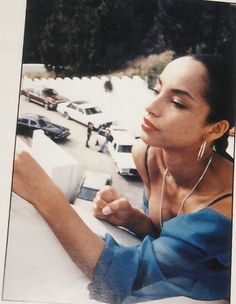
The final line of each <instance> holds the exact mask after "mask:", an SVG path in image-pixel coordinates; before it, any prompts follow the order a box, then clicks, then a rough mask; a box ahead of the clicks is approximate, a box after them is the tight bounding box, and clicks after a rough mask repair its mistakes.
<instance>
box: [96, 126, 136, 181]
mask: <svg viewBox="0 0 236 304" xmlns="http://www.w3.org/2000/svg"><path fill="white" fill-rule="evenodd" d="M110 130H111V133H110V134H111V140H110V141H108V143H107V149H108V151H109V153H110V155H111V157H112V159H113V161H114V162H115V165H116V169H117V172H118V173H119V174H120V175H127V176H138V171H137V169H136V166H135V163H134V160H133V157H132V154H131V150H132V146H133V144H134V143H135V138H134V137H133V136H132V135H131V134H130V133H129V131H128V130H127V129H125V128H121V127H116V126H114V127H113V126H111V128H110ZM105 134H106V130H104V129H100V130H99V131H98V144H99V145H100V146H101V145H102V144H103V142H104V141H105Z"/></svg>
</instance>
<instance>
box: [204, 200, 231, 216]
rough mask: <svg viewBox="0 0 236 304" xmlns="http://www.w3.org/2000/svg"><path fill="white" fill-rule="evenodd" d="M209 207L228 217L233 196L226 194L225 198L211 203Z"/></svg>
mask: <svg viewBox="0 0 236 304" xmlns="http://www.w3.org/2000/svg"><path fill="white" fill-rule="evenodd" d="M209 208H211V209H213V210H215V211H216V212H218V213H220V214H222V215H224V216H226V217H228V218H232V208H233V196H228V197H227V198H224V199H222V200H220V201H218V202H217V203H216V204H213V205H212V206H210V207H209Z"/></svg>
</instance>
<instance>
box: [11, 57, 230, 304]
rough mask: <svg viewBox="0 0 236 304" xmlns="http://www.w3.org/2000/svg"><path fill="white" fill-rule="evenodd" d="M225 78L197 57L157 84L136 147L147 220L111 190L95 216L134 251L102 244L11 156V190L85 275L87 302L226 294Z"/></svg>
mask: <svg viewBox="0 0 236 304" xmlns="http://www.w3.org/2000/svg"><path fill="white" fill-rule="evenodd" d="M230 76H231V74H230V73H229V70H228V69H227V67H226V66H225V65H224V64H223V63H221V61H220V60H219V59H218V58H216V57H214V56H206V55H205V56H204V55H195V56H186V57H182V58H179V59H176V60H174V61H172V62H171V63H170V64H168V65H167V67H166V68H165V69H164V71H163V72H162V74H161V75H160V77H159V78H158V80H157V84H156V87H155V88H154V91H155V93H156V97H155V98H154V100H153V102H152V103H150V104H149V105H148V106H147V107H146V114H145V117H144V120H143V124H142V134H141V138H142V141H141V142H140V143H139V145H137V146H136V147H134V149H133V155H134V159H135V162H136V165H137V169H138V171H139V173H140V175H141V177H142V179H143V182H144V184H145V201H148V204H147V205H148V210H149V215H145V214H144V213H143V212H141V211H140V210H138V209H135V208H133V207H132V206H131V204H130V203H129V202H128V201H127V200H126V199H125V198H123V197H122V196H121V195H120V194H118V192H117V191H116V190H115V189H113V188H112V187H107V188H105V189H104V190H102V191H100V192H99V193H98V195H97V197H96V199H95V208H94V213H95V216H96V217H98V218H101V219H103V220H106V221H108V222H111V223H112V224H115V225H121V226H124V227H126V228H128V229H130V230H132V231H133V232H135V233H136V234H137V235H139V236H140V237H142V238H144V240H143V242H142V243H141V244H140V245H139V246H136V247H131V248H124V247H120V246H119V245H118V244H117V243H116V242H115V241H114V240H113V239H112V237H111V236H109V235H107V236H106V239H105V240H101V239H100V238H99V237H97V236H96V235H95V234H94V233H93V232H91V230H90V229H89V228H88V227H87V226H86V225H85V224H84V223H83V222H82V220H81V219H80V217H79V216H78V215H77V214H76V213H75V212H74V211H73V209H72V208H71V207H70V205H69V204H68V202H67V201H66V199H65V197H64V196H63V194H62V193H61V192H60V191H59V190H58V188H57V187H56V186H55V185H54V184H53V182H52V181H51V180H50V179H49V178H48V177H47V175H46V173H45V172H44V171H43V170H42V169H41V168H40V167H39V165H38V164H37V163H36V161H35V160H33V159H32V158H31V157H30V156H29V155H28V154H27V153H25V152H23V153H21V154H19V155H17V157H16V161H15V167H14V181H13V190H14V191H15V192H17V193H18V194H19V195H21V196H22V197H24V198H25V199H27V200H28V201H30V202H31V203H32V204H33V205H34V206H35V208H36V209H37V210H38V211H39V212H40V213H41V215H42V216H43V217H44V218H45V220H46V221H47V223H48V224H49V225H50V226H51V228H52V229H53V231H54V233H55V234H56V236H57V237H58V239H59V240H60V242H61V243H62V245H63V246H64V247H65V249H66V250H67V251H68V253H69V254H70V256H71V257H72V259H73V260H74V262H75V263H76V264H77V265H78V266H79V267H80V268H81V269H82V270H83V271H84V272H85V273H86V274H87V275H88V276H89V277H90V278H91V281H92V282H91V284H90V285H89V289H90V291H91V295H92V297H94V298H96V299H98V300H101V301H107V302H112V303H121V302H123V303H131V302H134V303H137V302H138V301H144V300H147V299H158V298H164V297H171V296H178V295H182V296H187V297H191V298H195V299H199V300H216V299H227V298H228V297H229V273H230V243H231V237H230V232H231V219H230V218H231V213H232V210H231V209H232V173H233V166H232V163H231V162H230V161H229V160H227V158H226V157H228V156H227V154H226V153H225V148H226V147H227V136H228V135H227V133H228V130H229V128H231V126H232V123H233V118H234V117H233V110H232V104H233V103H232V97H233V96H232V95H233V93H232V86H231V84H232V79H231V78H230ZM231 116H232V117H231ZM213 146H215V150H213ZM26 164H27V166H26Z"/></svg>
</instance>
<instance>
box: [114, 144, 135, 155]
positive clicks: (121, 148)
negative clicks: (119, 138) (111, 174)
mask: <svg viewBox="0 0 236 304" xmlns="http://www.w3.org/2000/svg"><path fill="white" fill-rule="evenodd" d="M131 149H132V146H130V145H119V146H118V149H117V152H122V153H131Z"/></svg>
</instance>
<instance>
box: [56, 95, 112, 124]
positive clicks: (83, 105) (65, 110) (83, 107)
mask: <svg viewBox="0 0 236 304" xmlns="http://www.w3.org/2000/svg"><path fill="white" fill-rule="evenodd" d="M57 111H58V112H60V113H61V114H62V115H63V116H64V117H65V118H67V119H73V120H76V121H78V122H80V123H82V124H84V125H86V126H87V125H88V123H89V122H91V123H92V124H93V126H94V129H95V130H98V129H99V128H100V127H101V126H102V125H104V126H110V125H111V124H112V121H111V119H109V118H108V117H107V116H106V115H105V114H104V113H103V112H102V110H101V109H100V108H99V107H98V106H96V105H94V104H92V103H90V102H86V101H72V102H64V103H63V104H59V105H58V107H57Z"/></svg>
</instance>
